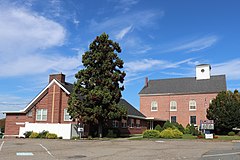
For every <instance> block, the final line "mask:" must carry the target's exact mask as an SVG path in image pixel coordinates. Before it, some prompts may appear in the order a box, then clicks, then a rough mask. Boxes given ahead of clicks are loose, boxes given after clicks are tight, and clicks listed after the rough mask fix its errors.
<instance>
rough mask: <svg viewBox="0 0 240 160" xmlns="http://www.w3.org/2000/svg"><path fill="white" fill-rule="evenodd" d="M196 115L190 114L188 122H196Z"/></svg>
mask: <svg viewBox="0 0 240 160" xmlns="http://www.w3.org/2000/svg"><path fill="white" fill-rule="evenodd" d="M196 119H197V118H196V116H190V124H197V123H196V122H197V120H196Z"/></svg>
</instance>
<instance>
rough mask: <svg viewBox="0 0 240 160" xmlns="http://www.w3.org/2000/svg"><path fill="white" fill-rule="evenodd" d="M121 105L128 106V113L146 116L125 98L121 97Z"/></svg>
mask: <svg viewBox="0 0 240 160" xmlns="http://www.w3.org/2000/svg"><path fill="white" fill-rule="evenodd" d="M119 104H120V105H123V106H125V107H126V108H127V114H128V115H132V116H138V117H143V118H145V117H146V116H144V115H143V114H142V113H141V112H140V111H138V110H137V109H136V108H135V107H133V106H132V105H131V104H130V103H128V102H127V101H126V100H125V99H121V100H120V102H119Z"/></svg>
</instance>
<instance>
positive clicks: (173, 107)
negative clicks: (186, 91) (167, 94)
mask: <svg viewBox="0 0 240 160" xmlns="http://www.w3.org/2000/svg"><path fill="white" fill-rule="evenodd" d="M170 111H177V102H176V101H171V102H170Z"/></svg>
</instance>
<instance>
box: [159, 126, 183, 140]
mask: <svg viewBox="0 0 240 160" xmlns="http://www.w3.org/2000/svg"><path fill="white" fill-rule="evenodd" d="M182 136H183V133H182V132H181V131H179V130H178V129H172V128H167V129H164V130H163V131H162V132H161V133H160V137H161V138H167V139H172V138H182Z"/></svg>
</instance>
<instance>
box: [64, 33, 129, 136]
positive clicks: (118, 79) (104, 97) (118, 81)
mask: <svg viewBox="0 0 240 160" xmlns="http://www.w3.org/2000/svg"><path fill="white" fill-rule="evenodd" d="M108 38H109V36H108V35H107V34H106V33H103V34H102V35H100V36H97V37H96V39H95V40H94V41H93V42H92V43H91V44H90V46H89V51H87V52H85V53H84V55H83V56H82V63H83V66H84V67H85V68H84V69H82V70H80V71H79V72H78V73H77V74H76V75H75V77H76V79H77V81H76V82H75V83H74V86H73V92H72V94H71V95H70V98H69V101H68V105H69V108H68V112H69V114H70V115H71V117H72V118H79V119H81V120H82V121H83V122H85V123H95V124H98V127H99V128H98V130H99V136H100V137H101V135H102V128H103V124H104V122H105V121H107V120H109V119H121V118H123V117H126V115H127V110H126V108H125V107H124V106H121V105H118V103H119V101H120V98H121V96H122V94H121V91H123V90H124V87H123V85H122V83H123V81H124V77H125V75H126V74H125V72H124V71H122V68H123V61H122V60H121V59H120V58H119V57H118V56H117V53H120V52H121V48H120V46H119V44H118V43H116V42H113V41H112V40H109V39H108ZM115 52H117V53H115Z"/></svg>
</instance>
